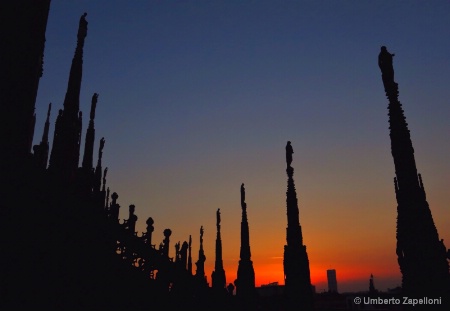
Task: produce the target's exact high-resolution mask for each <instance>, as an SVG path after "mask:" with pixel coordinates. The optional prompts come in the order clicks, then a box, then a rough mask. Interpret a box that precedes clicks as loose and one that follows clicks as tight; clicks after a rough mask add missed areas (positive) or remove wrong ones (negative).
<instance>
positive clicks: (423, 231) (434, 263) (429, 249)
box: [378, 46, 450, 310]
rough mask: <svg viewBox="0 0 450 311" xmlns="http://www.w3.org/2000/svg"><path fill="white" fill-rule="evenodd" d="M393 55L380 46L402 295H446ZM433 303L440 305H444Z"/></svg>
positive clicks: (442, 257)
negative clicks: (395, 203) (387, 104)
mask: <svg viewBox="0 0 450 311" xmlns="http://www.w3.org/2000/svg"><path fill="white" fill-rule="evenodd" d="M393 55H394V54H390V53H389V52H388V51H387V49H386V47H384V46H383V47H382V48H381V52H380V54H379V57H378V59H379V61H378V64H379V67H380V69H381V73H382V80H383V85H384V90H385V92H386V96H387V98H388V99H389V106H388V110H389V130H390V138H391V152H392V157H393V158H394V166H395V175H396V177H395V178H394V187H395V195H396V198H397V204H398V205H397V215H398V216H397V249H396V253H397V257H398V263H399V266H400V271H401V273H402V276H403V277H402V288H403V294H404V296H408V297H415V298H422V297H450V275H449V264H448V261H447V259H448V258H447V254H446V252H447V250H446V247H445V245H444V242H443V240H439V235H438V232H437V229H436V226H435V225H434V221H433V217H432V215H431V211H430V208H429V206H428V202H427V200H426V193H425V187H424V184H423V182H422V177H421V175H420V174H417V168H416V162H415V159H414V148H413V146H412V142H411V137H410V132H409V129H408V124H407V123H406V118H405V115H404V112H403V109H402V105H401V103H400V102H399V100H398V84H397V83H396V82H395V81H394V69H393V64H392V56H393ZM449 303H450V301H449V300H448V299H446V301H445V302H444V301H443V304H447V305H446V307H445V308H448V304H449ZM425 307H426V308H425V309H427V308H428V306H425ZM433 307H436V308H439V307H442V308H444V306H443V305H441V306H433ZM418 308H423V306H416V307H415V309H416V310H417V309H418ZM447 310H448V309H447Z"/></svg>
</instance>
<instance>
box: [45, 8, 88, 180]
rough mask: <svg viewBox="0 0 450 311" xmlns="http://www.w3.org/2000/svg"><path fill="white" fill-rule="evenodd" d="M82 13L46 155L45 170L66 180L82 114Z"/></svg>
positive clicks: (84, 28) (77, 152) (84, 31)
mask: <svg viewBox="0 0 450 311" xmlns="http://www.w3.org/2000/svg"><path fill="white" fill-rule="evenodd" d="M86 15H87V14H86V13H84V14H83V15H82V16H81V18H80V22H79V27H78V35H77V39H78V40H77V47H76V49H75V55H74V57H73V59H72V66H71V68H70V75H69V82H68V85H67V91H66V96H65V98H64V110H63V111H60V114H59V115H58V118H57V123H59V124H56V125H55V139H54V140H53V148H52V152H51V155H50V164H49V169H50V170H51V171H53V172H56V173H58V174H60V175H61V176H62V177H63V178H68V179H69V180H70V179H72V178H73V177H74V174H75V172H76V170H77V168H78V162H79V158H80V142H81V124H82V114H81V112H80V111H79V107H80V89H81V79H82V68H83V47H84V39H85V38H86V35H87V24H88V23H87V21H86Z"/></svg>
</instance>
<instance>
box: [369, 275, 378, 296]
mask: <svg viewBox="0 0 450 311" xmlns="http://www.w3.org/2000/svg"><path fill="white" fill-rule="evenodd" d="M377 292H378V291H377V290H376V289H375V284H374V282H373V274H371V275H370V279H369V294H376V293H377Z"/></svg>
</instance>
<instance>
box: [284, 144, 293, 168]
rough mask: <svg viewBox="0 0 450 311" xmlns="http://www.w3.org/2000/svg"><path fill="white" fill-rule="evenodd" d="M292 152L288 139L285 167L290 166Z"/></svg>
mask: <svg viewBox="0 0 450 311" xmlns="http://www.w3.org/2000/svg"><path fill="white" fill-rule="evenodd" d="M293 153H294V149H292V145H291V142H290V141H288V142H287V145H286V164H287V167H291V163H292V154H293Z"/></svg>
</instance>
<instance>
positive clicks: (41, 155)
mask: <svg viewBox="0 0 450 311" xmlns="http://www.w3.org/2000/svg"><path fill="white" fill-rule="evenodd" d="M51 110H52V103H50V104H48V111H47V119H46V121H45V125H44V132H43V133H42V140H41V143H40V144H39V145H35V146H34V148H33V149H34V157H35V159H36V163H37V165H38V167H40V168H42V169H45V168H47V162H48V150H49V145H48V133H49V130H50V111H51Z"/></svg>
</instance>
